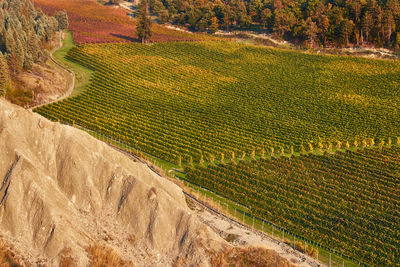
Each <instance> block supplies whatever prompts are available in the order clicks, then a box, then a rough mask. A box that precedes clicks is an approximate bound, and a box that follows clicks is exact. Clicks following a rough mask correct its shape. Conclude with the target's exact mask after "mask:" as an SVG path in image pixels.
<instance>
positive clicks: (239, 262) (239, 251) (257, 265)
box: [211, 248, 295, 267]
mask: <svg viewBox="0 0 400 267" xmlns="http://www.w3.org/2000/svg"><path fill="white" fill-rule="evenodd" d="M211 265H212V266H218V267H219V266H254V267H261V266H279V267H292V266H295V265H293V264H291V263H290V262H289V261H287V260H286V259H284V258H282V257H281V256H279V255H278V253H276V252H275V251H273V250H268V249H263V248H228V249H226V250H225V251H223V252H221V253H218V254H216V255H215V256H214V257H213V258H212V259H211Z"/></svg>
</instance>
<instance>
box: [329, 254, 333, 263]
mask: <svg viewBox="0 0 400 267" xmlns="http://www.w3.org/2000/svg"><path fill="white" fill-rule="evenodd" d="M331 266H332V253H330V252H329V267H331Z"/></svg>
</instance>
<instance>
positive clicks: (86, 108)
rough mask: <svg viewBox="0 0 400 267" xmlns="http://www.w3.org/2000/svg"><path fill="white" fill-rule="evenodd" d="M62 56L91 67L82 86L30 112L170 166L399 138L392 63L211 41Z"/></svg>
mask: <svg viewBox="0 0 400 267" xmlns="http://www.w3.org/2000/svg"><path fill="white" fill-rule="evenodd" d="M68 58H69V59H70V60H71V61H75V62H78V63H80V64H82V65H85V66H87V67H89V68H91V69H93V70H94V75H93V77H92V81H91V83H90V85H89V86H88V87H87V89H86V91H84V92H83V93H82V94H80V95H78V96H76V97H73V98H68V99H66V100H63V101H61V102H58V103H54V104H51V105H48V106H44V107H40V108H38V109H36V111H37V112H38V113H40V114H42V115H44V116H46V117H48V118H50V119H52V120H61V121H65V122H68V123H74V122H76V123H77V124H79V125H82V126H85V127H88V128H90V129H92V130H95V131H98V132H100V133H103V134H106V135H109V136H112V137H114V138H117V139H119V140H121V141H123V142H126V143H128V144H130V145H132V146H135V147H137V148H138V149H140V150H143V151H145V152H148V153H151V154H153V155H156V156H158V157H161V158H163V159H165V160H168V161H171V162H174V163H178V161H179V159H181V161H182V163H189V162H190V160H191V158H192V160H193V161H194V162H199V161H200V159H201V158H203V160H205V161H210V160H211V159H215V160H218V159H219V157H220V156H221V155H225V156H226V158H230V157H231V156H232V155H236V157H241V156H242V155H254V154H256V155H260V154H261V153H262V151H263V150H264V151H267V153H269V151H270V150H271V148H272V147H274V148H275V151H277V152H279V153H282V152H284V153H291V152H293V151H300V150H301V149H304V148H306V149H308V148H309V147H314V148H320V147H321V146H323V147H327V146H328V145H332V143H333V144H335V145H336V143H337V142H338V141H344V140H354V139H356V138H359V143H361V140H362V139H363V138H366V137H374V138H379V137H386V138H387V137H389V136H392V137H393V138H394V137H396V136H398V135H400V116H399V112H398V110H399V109H398V108H399V103H400V101H399V100H400V97H399V94H400V90H399V84H400V65H399V64H397V63H396V62H390V61H378V60H368V59H361V58H352V57H335V56H318V55H311V54H304V53H298V52H293V51H285V50H276V49H267V48H262V47H257V46H252V45H245V44H240V43H232V42H211V41H207V42H177V43H157V44H152V45H141V44H101V45H99V44H98V45H84V46H78V47H77V48H74V49H72V50H71V51H70V53H69V55H68ZM376 141H377V140H376Z"/></svg>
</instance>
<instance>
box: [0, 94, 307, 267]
mask: <svg viewBox="0 0 400 267" xmlns="http://www.w3.org/2000/svg"><path fill="white" fill-rule="evenodd" d="M101 263H103V264H104V263H105V265H107V266H227V265H230V264H233V265H235V264H236V265H235V266H246V265H253V266H295V265H294V264H293V263H291V262H289V260H288V259H287V258H284V257H282V255H280V254H278V253H277V252H276V251H274V250H271V249H265V248H254V247H248V248H242V247H232V245H230V244H228V243H227V242H226V241H225V240H223V239H222V238H221V237H220V236H219V235H217V234H216V233H215V232H213V231H212V230H211V229H210V228H209V227H208V226H206V225H205V224H203V223H202V222H200V220H199V218H198V217H197V215H196V214H195V213H194V212H193V211H191V210H190V209H189V208H188V206H187V204H186V200H185V197H184V195H183V193H182V190H181V189H180V188H179V187H178V186H177V185H175V184H174V183H172V182H170V181H168V180H167V179H165V178H162V177H159V176H158V175H156V174H155V173H154V172H152V171H151V170H150V169H149V168H148V167H147V165H145V164H143V163H140V162H137V161H135V160H134V159H131V158H128V157H127V156H126V155H124V154H122V153H120V152H118V151H116V150H114V149H112V148H111V147H109V146H108V145H107V144H105V143H102V142H100V141H98V140H97V139H95V138H93V137H91V136H90V135H88V134H87V133H85V132H83V131H80V130H77V129H75V128H72V127H69V126H65V125H61V124H59V123H54V122H50V121H48V120H47V119H45V118H43V117H41V116H40V115H38V114H35V113H32V112H31V111H28V110H25V109H22V108H20V107H17V106H15V105H13V104H10V103H9V102H7V101H5V100H4V99H2V98H0V265H1V266H18V264H22V265H26V266H38V265H40V266H104V265H101ZM4 264H5V265H4ZM15 264H17V265H15ZM302 266H303V265H302Z"/></svg>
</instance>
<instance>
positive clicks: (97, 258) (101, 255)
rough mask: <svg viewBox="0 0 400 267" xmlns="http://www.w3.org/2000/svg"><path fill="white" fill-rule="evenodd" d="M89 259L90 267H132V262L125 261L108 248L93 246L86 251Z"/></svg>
mask: <svg viewBox="0 0 400 267" xmlns="http://www.w3.org/2000/svg"><path fill="white" fill-rule="evenodd" d="M86 251H87V252H88V254H89V258H90V266H91V267H106V266H113V267H133V266H134V264H133V262H132V261H126V260H123V259H122V258H121V256H120V255H118V253H117V252H116V251H115V250H113V249H112V248H110V247H105V246H102V245H100V244H94V245H92V246H90V247H89V248H87V250H86Z"/></svg>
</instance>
